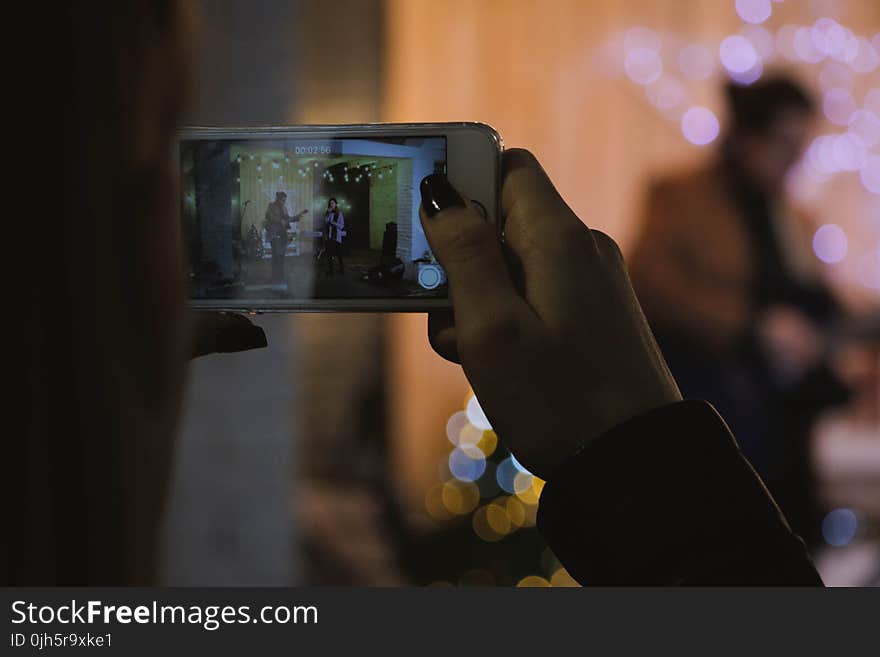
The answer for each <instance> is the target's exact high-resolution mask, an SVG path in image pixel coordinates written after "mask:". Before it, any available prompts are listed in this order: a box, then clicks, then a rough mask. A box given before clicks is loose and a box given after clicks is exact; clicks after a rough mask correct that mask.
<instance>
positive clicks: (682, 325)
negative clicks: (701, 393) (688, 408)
mask: <svg viewBox="0 0 880 657" xmlns="http://www.w3.org/2000/svg"><path fill="white" fill-rule="evenodd" d="M739 213H740V210H739V209H738V208H737V207H736V205H735V203H733V202H732V201H731V198H730V192H729V191H728V190H727V189H726V186H725V181H724V178H723V174H722V172H721V170H720V169H719V168H718V167H717V166H711V167H706V168H703V169H700V170H698V171H694V172H689V173H686V174H683V175H678V176H673V177H670V178H667V179H663V180H660V181H658V182H656V183H654V184H653V185H651V187H650V189H649V193H648V196H647V199H646V205H645V211H644V216H643V221H642V225H641V227H640V228H641V229H640V233H639V236H638V238H637V241H636V245H635V248H634V250H633V252H632V254H631V255H630V258H629V268H630V276H631V277H632V281H633V285H634V287H635V289H636V292H637V294H638V297H639V300H640V301H641V303H642V306H643V308H644V310H645V314H646V315H647V317H648V319H649V321H650V322H651V325H652V327H653V328H654V329H655V330H656V331H658V332H667V333H673V334H676V335H679V336H682V337H686V338H688V339H689V340H690V341H691V342H692V343H694V344H696V345H700V346H702V347H703V348H705V349H707V350H708V351H710V352H713V353H716V354H723V353H724V352H726V351H727V350H728V349H729V348H730V347H732V346H733V344H734V343H735V342H737V341H738V340H739V339H740V338H741V337H743V335H744V334H745V333H746V331H747V330H748V329H749V328H750V326H751V325H752V323H753V321H754V309H753V308H752V302H751V299H752V293H751V290H752V286H753V285H754V284H755V276H756V265H755V256H754V254H753V252H752V246H751V243H750V237H749V235H748V232H747V229H746V227H745V222H744V221H743V220H742V218H741V216H740V214H739ZM774 214H775V217H774V218H775V224H774V227H775V232H776V234H777V236H778V238H779V242H780V246H781V247H782V250H783V252H784V254H785V259H786V261H787V266H788V268H789V271H791V272H792V273H793V274H794V275H795V276H796V277H797V278H799V279H802V280H805V279H814V278H815V273H816V272H815V269H814V266H813V258H812V254H811V252H810V249H809V238H808V232H807V230H806V228H807V227H806V224H805V222H804V221H802V220H803V219H804V218H803V217H796V216H795V215H794V214H793V213H791V212H790V211H789V210H787V209H785V208H778V209H777V211H776V212H775V213H774Z"/></svg>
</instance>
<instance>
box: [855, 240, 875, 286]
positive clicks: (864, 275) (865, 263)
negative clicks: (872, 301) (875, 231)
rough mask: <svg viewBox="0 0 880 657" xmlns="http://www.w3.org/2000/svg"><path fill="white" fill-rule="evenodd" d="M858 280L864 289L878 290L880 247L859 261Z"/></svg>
mask: <svg viewBox="0 0 880 657" xmlns="http://www.w3.org/2000/svg"><path fill="white" fill-rule="evenodd" d="M859 280H861V282H862V285H864V286H865V287H869V288H871V289H873V290H880V246H878V247H877V249H876V250H872V251H868V253H866V254H864V255H863V256H862V257H861V259H860V260H859Z"/></svg>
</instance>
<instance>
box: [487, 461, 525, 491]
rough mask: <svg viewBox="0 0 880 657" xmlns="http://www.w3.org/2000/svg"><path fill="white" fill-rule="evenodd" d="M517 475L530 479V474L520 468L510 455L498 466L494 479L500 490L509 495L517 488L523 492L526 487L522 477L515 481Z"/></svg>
mask: <svg viewBox="0 0 880 657" xmlns="http://www.w3.org/2000/svg"><path fill="white" fill-rule="evenodd" d="M517 475H525V476H528V477H531V473H530V472H529V471H528V470H526V469H525V468H524V467H522V466H521V465H520V464H519V462H518V461H517V460H516V459H515V458H514V457H513V455H510V456H508V457H507V458H506V459H504V460H503V461H501V463H499V464H498V469H497V470H496V471H495V479H496V480H497V481H498V485H499V486H500V487H501V490H504V491H506V492H508V493H510V494H511V495H513V494H514V493H516V492H517V486H519V487H520V489H521V490H524V487H525V486H526V482H525V481H524V480H523V478H522V477H520V479H519V481H517ZM528 485H531V482H530V481H529V482H528Z"/></svg>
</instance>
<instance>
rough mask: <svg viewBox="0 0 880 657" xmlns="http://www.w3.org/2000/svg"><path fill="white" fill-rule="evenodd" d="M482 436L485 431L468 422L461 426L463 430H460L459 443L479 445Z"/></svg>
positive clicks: (462, 444)
mask: <svg viewBox="0 0 880 657" xmlns="http://www.w3.org/2000/svg"><path fill="white" fill-rule="evenodd" d="M482 437H483V432H482V431H481V430H480V429H477V428H476V427H475V426H474V425H473V424H471V423H470V422H468V423H467V424H465V425H464V426H463V427H462V428H461V431H459V432H458V445H460V446H464V445H473V446H477V445H478V444H479V442H480V439H481V438H482Z"/></svg>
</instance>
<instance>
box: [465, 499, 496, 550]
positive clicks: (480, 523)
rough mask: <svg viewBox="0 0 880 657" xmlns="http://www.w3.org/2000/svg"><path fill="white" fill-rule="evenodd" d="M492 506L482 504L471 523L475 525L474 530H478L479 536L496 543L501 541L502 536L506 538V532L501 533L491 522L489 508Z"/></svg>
mask: <svg viewBox="0 0 880 657" xmlns="http://www.w3.org/2000/svg"><path fill="white" fill-rule="evenodd" d="M490 506H491V505H487V506H481V507H480V508H479V509H477V510H476V512H475V513H474V515H473V516H472V517H471V524H472V525H473V527H474V532H476V534H477V536H479V537H480V538H481V539H483V540H484V541H488V542H490V543H494V542H495V541H500V540H501V539H502V538H504V534H499V533H498V532H497V531H495V530H494V529H493V528H492V526H491V525H490V524H489V518H488V512H487V510H488V509H489V507H490Z"/></svg>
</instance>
